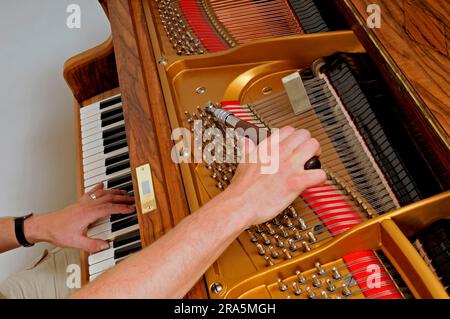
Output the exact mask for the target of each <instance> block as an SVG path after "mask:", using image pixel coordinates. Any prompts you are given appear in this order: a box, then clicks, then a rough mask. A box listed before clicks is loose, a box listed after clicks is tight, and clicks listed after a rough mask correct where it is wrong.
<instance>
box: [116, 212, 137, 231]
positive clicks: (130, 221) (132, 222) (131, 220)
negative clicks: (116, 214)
mask: <svg viewBox="0 0 450 319" xmlns="http://www.w3.org/2000/svg"><path fill="white" fill-rule="evenodd" d="M137 223H138V218H137V215H136V216H133V217H130V218H128V219H125V220H121V221H118V222H115V223H113V224H112V225H111V232H115V231H118V230H121V229H124V228H127V227H130V226H133V225H136V224H137Z"/></svg>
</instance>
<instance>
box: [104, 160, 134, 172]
mask: <svg viewBox="0 0 450 319" xmlns="http://www.w3.org/2000/svg"><path fill="white" fill-rule="evenodd" d="M129 167H130V161H128V160H125V161H123V162H120V163H117V164H113V165H110V166H108V167H107V168H106V175H111V174H113V173H116V172H120V171H122V170H124V169H126V168H129Z"/></svg>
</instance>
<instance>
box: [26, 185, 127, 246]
mask: <svg viewBox="0 0 450 319" xmlns="http://www.w3.org/2000/svg"><path fill="white" fill-rule="evenodd" d="M91 195H94V196H92V197H91ZM93 198H95V199H93ZM133 204H134V197H132V196H130V195H128V193H127V192H126V191H121V190H104V189H103V183H101V184H98V185H97V186H96V187H95V188H94V189H92V190H91V191H90V192H88V193H86V194H84V195H83V196H82V197H81V198H80V199H79V200H78V202H77V203H75V204H73V205H71V206H68V207H66V208H64V209H61V210H58V211H55V212H52V213H49V214H45V215H36V216H33V217H31V218H29V219H27V220H26V221H25V236H26V238H27V240H28V241H29V242H30V243H36V242H41V241H45V242H50V243H52V244H54V245H56V246H58V247H70V248H79V249H83V250H85V251H88V252H91V253H92V252H97V251H100V250H103V249H107V248H108V247H109V245H108V243H107V242H105V241H103V240H99V239H90V238H88V237H86V230H87V228H88V226H89V225H90V224H93V223H95V222H96V221H97V220H100V219H103V218H106V217H108V216H110V215H112V214H128V213H132V212H133V211H134V210H135V206H134V205H133Z"/></svg>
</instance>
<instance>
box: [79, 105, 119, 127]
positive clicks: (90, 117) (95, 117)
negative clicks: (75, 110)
mask: <svg viewBox="0 0 450 319" xmlns="http://www.w3.org/2000/svg"><path fill="white" fill-rule="evenodd" d="M118 108H122V103H117V104H114V105H111V106H108V107H105V108H104V109H102V110H100V109H98V110H96V111H93V112H88V113H84V114H83V115H84V116H83V118H81V126H83V125H85V124H88V123H91V122H95V121H101V119H102V113H104V112H108V111H111V110H114V109H118Z"/></svg>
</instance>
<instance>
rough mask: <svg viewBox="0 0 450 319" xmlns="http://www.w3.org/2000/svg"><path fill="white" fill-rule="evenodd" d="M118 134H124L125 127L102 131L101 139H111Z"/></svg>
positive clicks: (120, 126)
mask: <svg viewBox="0 0 450 319" xmlns="http://www.w3.org/2000/svg"><path fill="white" fill-rule="evenodd" d="M120 132H125V125H119V126H117V127H113V128H110V129H107V130H104V131H103V133H102V138H103V139H104V140H105V139H107V138H108V137H111V136H113V135H115V134H118V133H120Z"/></svg>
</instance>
